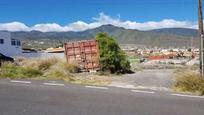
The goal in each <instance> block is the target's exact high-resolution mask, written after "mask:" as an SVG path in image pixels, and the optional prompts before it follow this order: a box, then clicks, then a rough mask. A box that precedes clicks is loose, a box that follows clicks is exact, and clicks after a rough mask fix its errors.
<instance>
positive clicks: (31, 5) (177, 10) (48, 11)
mask: <svg viewBox="0 0 204 115" xmlns="http://www.w3.org/2000/svg"><path fill="white" fill-rule="evenodd" d="M100 13H101V14H103V15H104V16H108V17H109V18H111V19H115V20H121V21H122V22H124V21H130V22H137V23H146V22H150V21H154V22H161V21H162V20H166V19H172V20H174V21H185V22H186V21H188V22H192V23H195V22H196V20H197V0H1V1H0V14H1V17H0V23H1V24H5V23H6V24H8V23H11V22H18V23H21V24H24V25H25V26H28V27H29V28H30V27H32V26H35V25H37V24H53V23H55V24H58V25H59V26H66V25H70V24H72V23H75V22H77V21H81V22H84V23H86V24H91V23H94V22H96V20H94V18H100V16H102V15H100ZM101 18H102V17H101ZM97 21H98V20H97ZM16 24H17V23H16ZM4 26H5V25H3V27H4ZM190 26H192V25H191V24H190ZM0 27H1V25H0ZM4 28H5V27H4ZM130 28H131V27H130ZM0 29H1V28H0ZM136 29H137V28H136ZM150 29H151V28H150Z"/></svg>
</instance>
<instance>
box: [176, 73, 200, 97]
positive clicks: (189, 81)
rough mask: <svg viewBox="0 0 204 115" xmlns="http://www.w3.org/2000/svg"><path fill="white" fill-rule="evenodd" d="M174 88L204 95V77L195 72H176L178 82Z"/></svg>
mask: <svg viewBox="0 0 204 115" xmlns="http://www.w3.org/2000/svg"><path fill="white" fill-rule="evenodd" d="M174 89H175V90H177V91H183V92H193V93H196V94H198V95H204V78H202V77H200V75H199V74H198V73H195V72H186V71H185V72H184V71H183V72H179V73H176V82H175V84H174Z"/></svg>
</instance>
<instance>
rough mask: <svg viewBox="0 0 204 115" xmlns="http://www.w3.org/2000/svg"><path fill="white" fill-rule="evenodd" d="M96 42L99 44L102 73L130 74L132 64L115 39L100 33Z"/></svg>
mask: <svg viewBox="0 0 204 115" xmlns="http://www.w3.org/2000/svg"><path fill="white" fill-rule="evenodd" d="M96 40H97V41H98V42H99V49H100V60H99V62H100V66H101V70H102V71H110V73H127V72H130V62H129V61H128V59H127V56H126V54H125V52H123V51H122V50H121V49H120V47H119V45H118V43H117V42H116V41H115V40H114V38H112V37H109V36H108V35H107V34H106V33H99V34H97V36H96Z"/></svg>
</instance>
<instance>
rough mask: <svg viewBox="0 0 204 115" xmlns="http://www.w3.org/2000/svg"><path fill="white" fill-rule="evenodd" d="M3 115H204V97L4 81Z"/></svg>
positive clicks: (0, 94) (0, 111) (0, 82)
mask: <svg viewBox="0 0 204 115" xmlns="http://www.w3.org/2000/svg"><path fill="white" fill-rule="evenodd" d="M0 115H204V97H199V96H191V95H183V94H176V93H173V92H164V91H163V92H160V91H151V90H148V91H147V90H137V89H122V88H114V87H96V86H83V85H73V84H64V83H56V82H48V81H15V80H13V81H10V80H0Z"/></svg>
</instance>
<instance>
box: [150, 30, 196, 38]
mask: <svg viewBox="0 0 204 115" xmlns="http://www.w3.org/2000/svg"><path fill="white" fill-rule="evenodd" d="M150 32H157V33H162V34H167V35H177V36H188V37H190V36H191V37H197V36H198V30H196V29H188V28H162V29H155V30H150Z"/></svg>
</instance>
